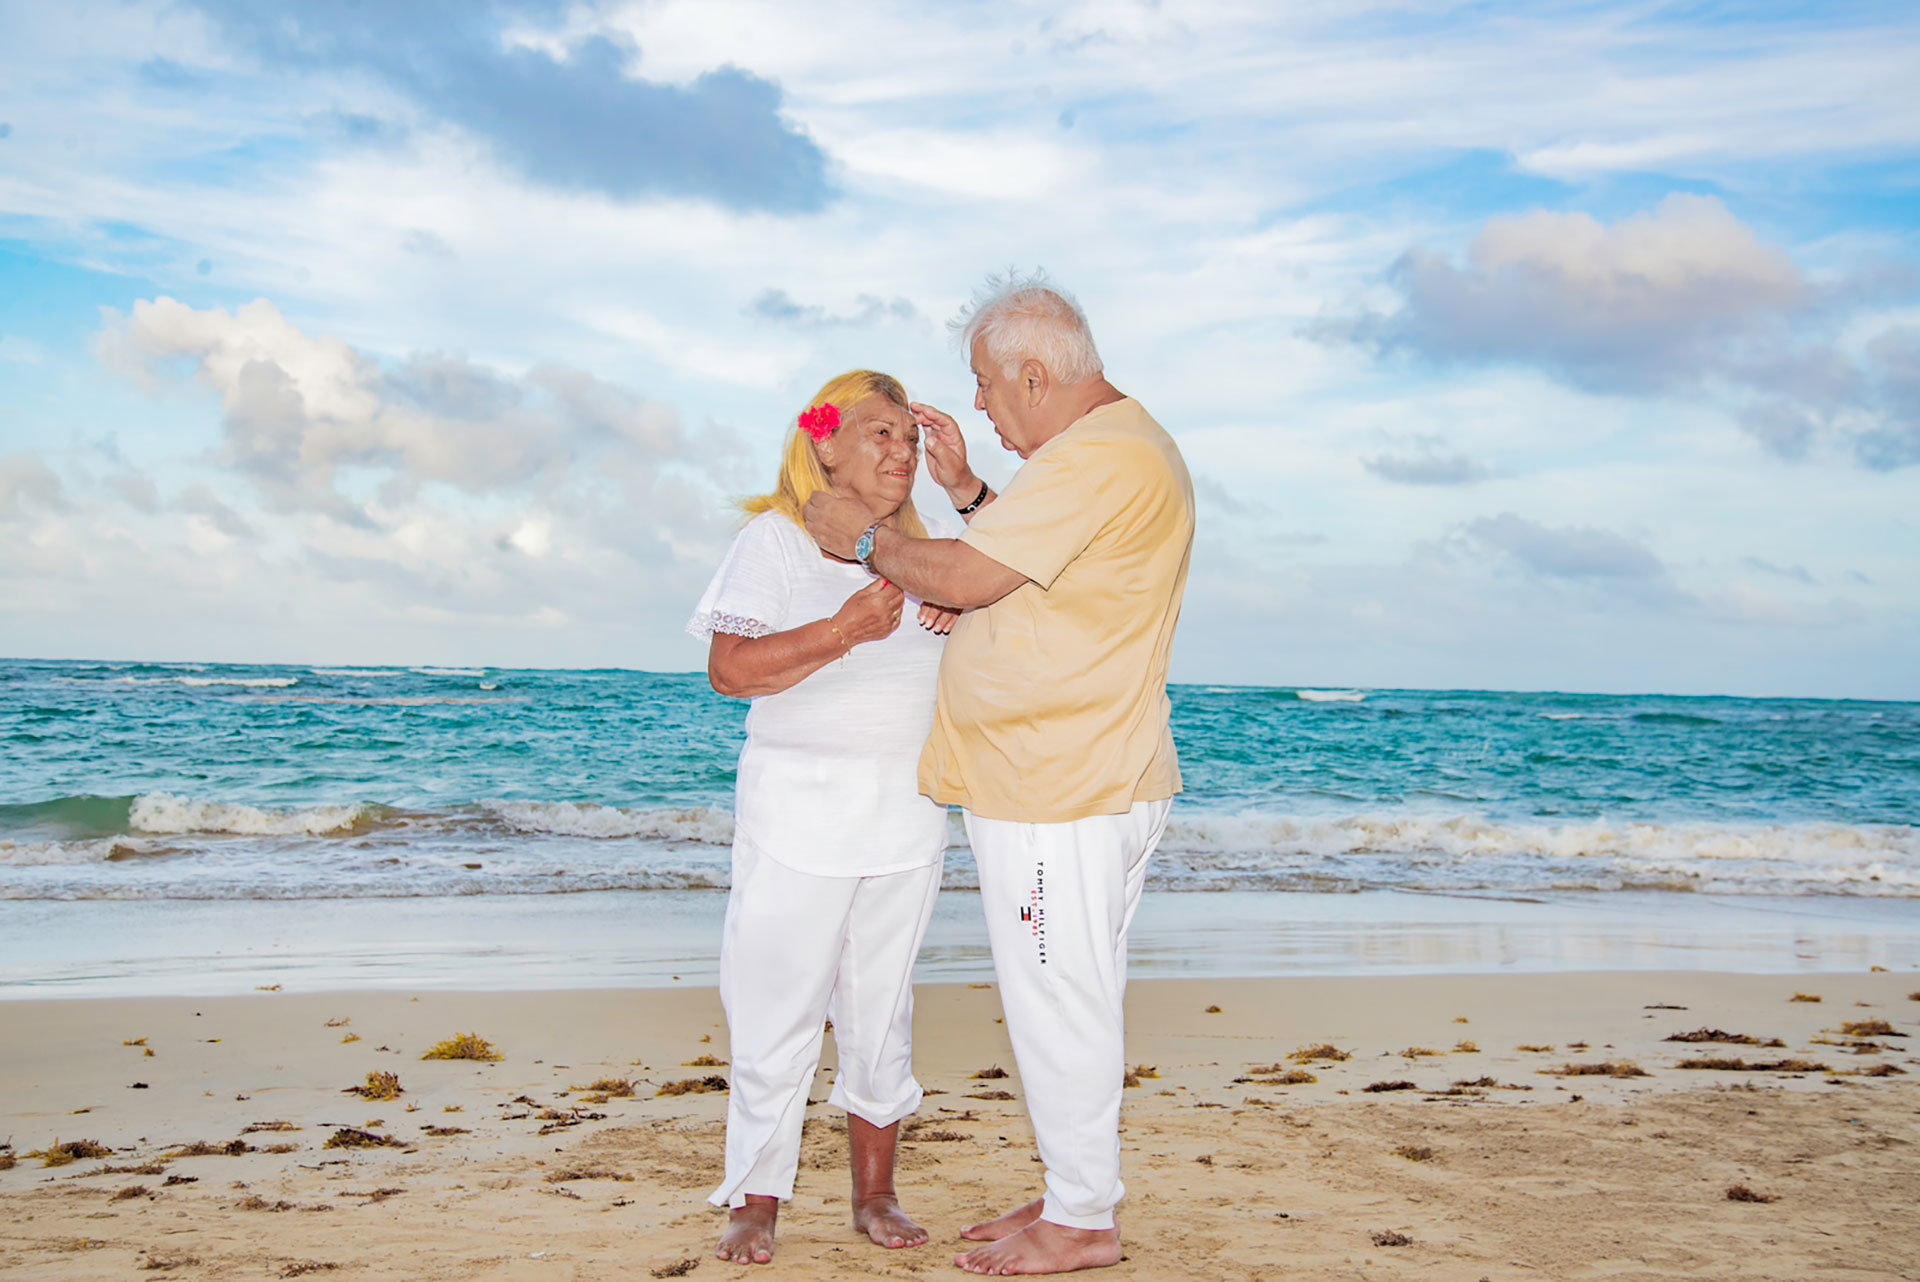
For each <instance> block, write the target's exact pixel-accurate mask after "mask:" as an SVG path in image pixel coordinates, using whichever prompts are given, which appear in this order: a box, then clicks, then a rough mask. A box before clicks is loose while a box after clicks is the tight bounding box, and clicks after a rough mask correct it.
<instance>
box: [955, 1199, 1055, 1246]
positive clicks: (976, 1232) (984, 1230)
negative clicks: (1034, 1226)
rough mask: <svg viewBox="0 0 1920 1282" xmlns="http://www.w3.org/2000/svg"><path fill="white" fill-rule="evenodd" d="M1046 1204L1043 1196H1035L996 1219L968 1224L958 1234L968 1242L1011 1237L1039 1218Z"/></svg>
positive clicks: (994, 1240) (992, 1240) (991, 1240)
mask: <svg viewBox="0 0 1920 1282" xmlns="http://www.w3.org/2000/svg"><path fill="white" fill-rule="evenodd" d="M1046 1204H1047V1200H1046V1199H1045V1198H1043V1197H1036V1198H1034V1199H1033V1201H1031V1202H1029V1203H1027V1204H1026V1205H1025V1206H1022V1207H1018V1208H1016V1209H1014V1210H1011V1211H1008V1212H1007V1213H1006V1214H1005V1215H1003V1216H1001V1217H1000V1218H999V1219H997V1220H988V1221H987V1222H986V1223H985V1224H969V1225H968V1226H967V1227H966V1228H964V1229H961V1230H960V1236H961V1237H963V1238H965V1239H966V1240H967V1241H969V1242H998V1241H999V1240H1000V1239H1001V1238H1008V1237H1012V1236H1013V1235H1014V1234H1016V1233H1018V1232H1019V1231H1020V1230H1021V1229H1024V1228H1026V1227H1027V1225H1029V1224H1031V1223H1033V1222H1034V1221H1035V1220H1037V1219H1039V1218H1040V1209H1041V1208H1042V1207H1044V1206H1045V1205H1046Z"/></svg>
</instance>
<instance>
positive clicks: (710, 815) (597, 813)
mask: <svg viewBox="0 0 1920 1282" xmlns="http://www.w3.org/2000/svg"><path fill="white" fill-rule="evenodd" d="M482 809H484V810H485V811H487V812H488V813H489V814H491V815H493V816H495V817H496V818H498V819H499V820H500V821H501V822H502V823H505V824H507V825H508V826H509V827H512V828H515V829H518V830H519V831H521V832H531V833H552V834H554V835H556V836H563V837H650V838H653V839H654V840H656V841H697V842H701V843H703V844H706V845H720V846H724V845H730V844H732V842H733V815H732V814H731V813H729V812H728V811H725V810H721V809H717V808H715V807H710V806H694V807H689V808H686V809H663V810H639V809H634V810H626V809H622V808H621V807H619V806H601V805H595V804H594V803H592V802H572V801H494V802H488V803H487V804H486V805H485V806H483V807H482Z"/></svg>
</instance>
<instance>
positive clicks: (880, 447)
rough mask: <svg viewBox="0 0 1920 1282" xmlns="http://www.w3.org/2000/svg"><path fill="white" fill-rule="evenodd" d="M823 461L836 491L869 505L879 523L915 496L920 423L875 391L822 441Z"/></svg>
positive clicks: (901, 407)
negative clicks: (838, 427) (914, 483)
mask: <svg viewBox="0 0 1920 1282" xmlns="http://www.w3.org/2000/svg"><path fill="white" fill-rule="evenodd" d="M820 461H821V463H823V464H824V465H825V466H826V469H827V479H828V480H830V481H832V482H833V488H834V489H835V490H836V491H837V492H839V493H840V494H841V495H843V496H844V497H846V498H850V499H858V500H859V501H860V502H862V503H864V504H866V505H867V507H868V508H869V509H871V510H872V512H873V515H874V519H876V520H878V519H880V518H881V517H885V516H891V515H893V513H895V512H896V511H898V510H899V508H900V505H901V504H903V503H905V502H906V501H907V496H908V495H910V494H912V493H913V480H914V476H915V474H916V473H917V471H918V469H919V467H920V425H919V424H917V423H915V422H914V421H913V415H911V414H909V413H908V412H907V411H906V409H905V407H903V406H900V405H896V404H894V403H893V402H892V401H890V400H888V399H887V398H886V397H885V396H882V395H881V394H879V393H878V392H875V393H874V394H873V395H872V396H869V397H867V398H866V399H865V400H863V401H861V402H860V403H859V404H857V405H855V406H854V407H853V412H852V413H850V414H848V415H847V416H846V420H845V421H844V422H842V423H841V424H840V429H839V430H838V431H836V432H835V433H834V434H833V435H832V436H830V437H828V438H827V440H826V441H825V442H823V443H822V445H821V450H820Z"/></svg>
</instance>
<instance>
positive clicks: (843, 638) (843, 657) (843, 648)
mask: <svg viewBox="0 0 1920 1282" xmlns="http://www.w3.org/2000/svg"><path fill="white" fill-rule="evenodd" d="M827 626H828V627H829V628H831V629H833V635H834V636H836V637H838V638H840V661H841V662H842V663H845V662H846V661H847V651H849V650H851V649H853V647H852V646H850V645H848V644H847V635H846V633H844V632H842V631H841V630H840V625H839V624H837V623H835V622H834V621H833V620H832V619H828V620H827Z"/></svg>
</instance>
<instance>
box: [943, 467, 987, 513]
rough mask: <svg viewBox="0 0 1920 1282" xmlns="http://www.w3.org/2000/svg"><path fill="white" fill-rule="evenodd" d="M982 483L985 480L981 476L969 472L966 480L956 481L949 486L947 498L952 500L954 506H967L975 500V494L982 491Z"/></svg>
mask: <svg viewBox="0 0 1920 1282" xmlns="http://www.w3.org/2000/svg"><path fill="white" fill-rule="evenodd" d="M982 484H983V482H982V481H981V480H980V478H979V477H977V476H975V475H973V474H972V473H971V472H969V473H968V474H967V479H966V480H964V481H955V482H954V483H953V484H952V485H949V486H947V498H948V499H949V500H951V501H952V503H953V505H954V507H956V508H962V507H965V506H966V505H967V504H969V503H971V502H973V496H974V495H976V494H978V493H979V492H980V486H981V485H982Z"/></svg>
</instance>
